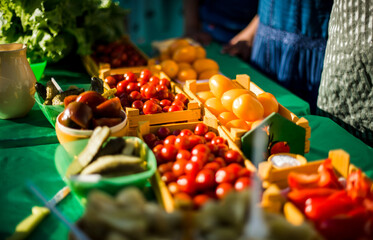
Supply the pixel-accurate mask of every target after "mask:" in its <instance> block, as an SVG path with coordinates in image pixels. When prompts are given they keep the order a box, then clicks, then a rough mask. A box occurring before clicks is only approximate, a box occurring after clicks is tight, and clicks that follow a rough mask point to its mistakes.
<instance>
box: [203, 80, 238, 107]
mask: <svg viewBox="0 0 373 240" xmlns="http://www.w3.org/2000/svg"><path fill="white" fill-rule="evenodd" d="M209 86H210V90H211V92H212V93H213V94H214V95H215V97H217V98H218V99H219V101H220V98H221V96H222V95H223V93H225V92H226V91H228V90H231V89H233V88H236V86H235V85H234V84H233V82H232V81H231V80H230V79H229V78H227V77H225V76H223V75H220V74H215V75H214V76H212V77H211V78H210V80H209Z"/></svg>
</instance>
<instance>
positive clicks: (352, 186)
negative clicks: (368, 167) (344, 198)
mask: <svg viewBox="0 0 373 240" xmlns="http://www.w3.org/2000/svg"><path fill="white" fill-rule="evenodd" d="M371 185H372V183H371V182H370V181H369V180H368V179H367V178H366V177H364V176H363V174H362V172H361V170H360V169H358V170H356V171H354V172H352V173H350V175H348V178H347V186H346V190H347V193H348V195H349V196H350V197H351V198H352V199H354V200H362V199H364V198H366V197H368V196H370V195H371V192H370V187H371Z"/></svg>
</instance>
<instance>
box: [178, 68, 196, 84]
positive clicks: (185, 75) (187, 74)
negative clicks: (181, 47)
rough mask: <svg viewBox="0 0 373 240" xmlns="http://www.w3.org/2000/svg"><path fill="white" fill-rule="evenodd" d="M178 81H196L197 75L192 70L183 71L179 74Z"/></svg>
mask: <svg viewBox="0 0 373 240" xmlns="http://www.w3.org/2000/svg"><path fill="white" fill-rule="evenodd" d="M177 79H178V80H180V81H186V80H196V79H197V73H196V71H194V69H192V68H186V69H182V70H181V71H179V73H178V74H177Z"/></svg>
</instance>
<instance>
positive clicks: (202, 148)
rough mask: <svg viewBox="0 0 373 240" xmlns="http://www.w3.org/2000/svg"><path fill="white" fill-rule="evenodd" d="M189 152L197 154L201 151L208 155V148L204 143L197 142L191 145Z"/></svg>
mask: <svg viewBox="0 0 373 240" xmlns="http://www.w3.org/2000/svg"><path fill="white" fill-rule="evenodd" d="M191 153H192V155H198V154H201V153H203V154H206V155H208V154H209V153H210V148H209V147H208V146H206V145H205V144H198V145H196V146H194V147H193V149H192V151H191Z"/></svg>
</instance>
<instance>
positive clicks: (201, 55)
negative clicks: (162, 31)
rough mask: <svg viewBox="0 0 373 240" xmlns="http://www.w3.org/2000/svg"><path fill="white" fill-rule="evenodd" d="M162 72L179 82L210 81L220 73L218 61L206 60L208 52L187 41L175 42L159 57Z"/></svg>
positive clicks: (179, 40)
mask: <svg viewBox="0 0 373 240" xmlns="http://www.w3.org/2000/svg"><path fill="white" fill-rule="evenodd" d="M159 60H160V62H161V63H160V65H161V67H162V71H163V72H165V73H166V74H167V75H168V76H169V77H170V78H172V79H177V80H179V81H186V80H195V79H209V78H210V77H211V76H213V75H214V74H217V73H218V72H219V65H218V64H217V63H216V61H214V60H212V59H209V58H206V50H205V49H204V48H203V47H201V46H199V45H192V44H190V43H189V41H188V40H186V39H183V38H181V39H177V40H175V41H174V42H173V43H172V44H171V45H170V46H169V47H168V48H167V50H166V51H163V52H161V54H160V56H159Z"/></svg>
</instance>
